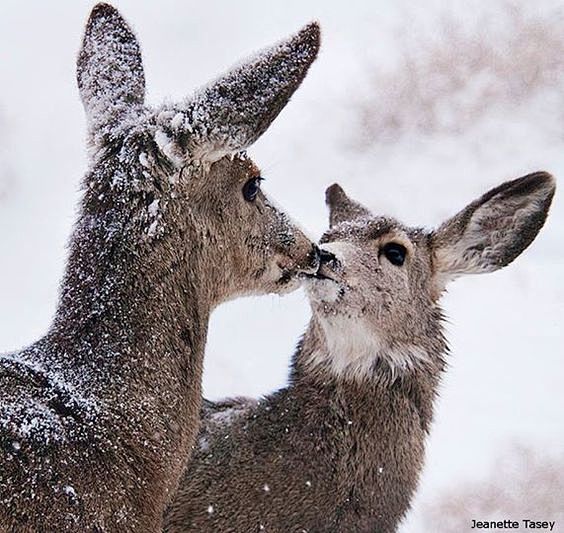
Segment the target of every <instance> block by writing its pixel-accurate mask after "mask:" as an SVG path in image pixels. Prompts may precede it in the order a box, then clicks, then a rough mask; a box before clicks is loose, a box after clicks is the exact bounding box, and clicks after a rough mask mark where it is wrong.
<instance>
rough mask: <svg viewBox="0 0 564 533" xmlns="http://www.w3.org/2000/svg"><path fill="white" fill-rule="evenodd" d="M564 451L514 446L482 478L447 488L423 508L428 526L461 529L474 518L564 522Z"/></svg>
mask: <svg viewBox="0 0 564 533" xmlns="http://www.w3.org/2000/svg"><path fill="white" fill-rule="evenodd" d="M562 502H564V457H558V458H556V457H545V456H544V455H543V454H542V453H541V451H534V450H532V449H529V448H515V449H513V450H511V451H510V452H509V453H507V454H505V455H504V456H503V457H502V458H500V460H499V462H498V463H497V466H496V468H495V469H494V470H493V471H492V473H491V474H490V476H489V477H488V478H487V479H484V480H483V481H481V482H476V483H473V484H468V485H466V486H463V487H457V488H454V489H452V490H449V491H448V493H445V494H443V495H442V496H441V497H439V499H438V500H437V501H435V502H433V503H432V504H431V505H428V506H427V507H426V508H425V509H424V511H423V524H424V531H434V532H437V533H459V532H460V531H467V530H469V529H470V527H471V525H472V520H483V521H486V520H487V521H489V520H505V519H510V520H516V521H521V520H523V519H529V520H556V523H563V522H564V506H563V505H562Z"/></svg>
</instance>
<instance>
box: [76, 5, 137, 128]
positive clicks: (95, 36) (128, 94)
mask: <svg viewBox="0 0 564 533" xmlns="http://www.w3.org/2000/svg"><path fill="white" fill-rule="evenodd" d="M77 80H78V88H79V91H80V97H81V99H82V103H83V104H84V109H85V111H86V116H87V119H88V127H89V131H90V135H91V136H93V137H95V138H96V137H104V138H105V137H107V136H110V137H111V134H112V130H113V129H114V128H115V127H116V126H118V125H119V124H120V123H121V122H122V121H123V120H124V119H125V118H126V117H127V115H129V114H131V113H132V112H135V111H138V110H139V109H140V107H141V106H142V105H143V101H144V98H145V74H144V72H143V63H142V59H141V51H140V49H139V43H138V42H137V39H136V38H135V35H134V34H133V32H132V30H131V28H130V27H129V26H128V24H127V22H126V21H125V20H124V19H123V17H122V16H121V15H120V14H119V12H118V11H117V10H116V9H115V8H114V7H112V6H110V5H108V4H97V5H96V6H95V7H94V9H93V10H92V13H91V14H90V18H89V19H88V22H87V24H86V29H85V32H84V38H83V41H82V48H81V50H80V53H79V55H78V61H77Z"/></svg>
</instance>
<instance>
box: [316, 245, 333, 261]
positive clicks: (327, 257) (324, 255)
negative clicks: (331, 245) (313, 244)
mask: <svg viewBox="0 0 564 533" xmlns="http://www.w3.org/2000/svg"><path fill="white" fill-rule="evenodd" d="M319 260H320V261H321V262H322V263H331V261H336V260H337V258H336V257H335V256H334V255H333V254H332V253H331V252H328V251H327V250H324V249H323V248H320V250H319Z"/></svg>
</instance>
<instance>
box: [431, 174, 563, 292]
mask: <svg viewBox="0 0 564 533" xmlns="http://www.w3.org/2000/svg"><path fill="white" fill-rule="evenodd" d="M555 188H556V183H555V181H554V178H553V177H552V176H551V175H550V174H548V173H546V172H536V173H534V174H529V175H527V176H524V177H522V178H519V179H516V180H513V181H508V182H506V183H503V184H502V185H500V186H499V187H496V188H495V189H492V190H491V191H489V192H487V193H486V194H484V195H483V196H482V197H481V198H479V199H478V200H475V201H474V202H472V203H471V204H470V205H468V206H467V207H466V208H465V209H463V210H462V211H461V212H460V213H458V214H457V215H455V216H454V217H452V218H451V219H450V220H448V221H447V222H445V223H444V224H442V226H440V227H439V229H438V230H437V231H436V232H434V233H433V235H432V246H433V251H434V260H435V268H436V272H437V276H438V278H439V279H440V280H441V284H442V285H444V283H445V282H446V281H448V280H450V279H453V278H455V277H457V276H460V275H463V274H481V273H486V272H493V271H495V270H498V269H500V268H502V267H504V266H506V265H508V264H509V263H511V262H512V261H513V260H514V259H515V258H516V257H517V256H519V255H520V254H521V252H523V250H525V248H527V247H528V246H529V244H531V243H532V242H533V240H534V239H535V237H536V236H537V234H538V232H539V231H540V229H541V228H542V226H543V224H544V222H545V220H546V217H547V215H548V210H549V207H550V204H551V201H552V197H553V196H554V191H555Z"/></svg>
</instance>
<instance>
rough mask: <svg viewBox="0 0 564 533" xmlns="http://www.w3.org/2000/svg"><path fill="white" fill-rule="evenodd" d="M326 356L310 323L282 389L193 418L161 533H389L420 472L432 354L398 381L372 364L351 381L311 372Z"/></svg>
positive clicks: (438, 365)
mask: <svg viewBox="0 0 564 533" xmlns="http://www.w3.org/2000/svg"><path fill="white" fill-rule="evenodd" d="M439 346H440V347H441V348H442V350H444V348H445V347H444V344H443V341H442V339H439V340H437V347H439ZM326 350H327V339H326V338H325V336H324V330H323V328H321V327H320V325H319V323H318V322H317V320H316V319H315V318H313V319H312V320H311V322H310V325H309V327H308V329H307V331H306V333H305V335H304V337H303V338H302V340H301V342H300V344H299V346H298V349H297V351H296V355H295V357H294V363H293V367H292V373H291V378H290V385H289V386H288V387H287V388H285V389H282V390H280V391H278V392H276V393H274V394H272V395H270V396H268V397H266V398H265V399H263V400H260V401H259V402H257V403H256V404H253V403H252V402H249V401H244V400H232V401H226V402H224V403H220V404H215V405H208V406H207V407H206V408H205V409H204V413H203V423H202V430H201V432H200V449H199V450H198V451H197V452H196V453H195V455H194V456H193V458H192V460H191V462H190V463H189V465H188V467H187V469H186V472H185V474H184V476H183V480H182V481H181V484H180V488H179V491H178V493H177V495H176V496H175V499H174V500H173V502H172V505H171V506H170V508H169V510H168V512H167V515H166V518H165V530H166V531H170V532H174V533H180V532H182V533H186V532H188V531H189V532H192V531H193V532H196V531H198V532H210V533H211V532H212V531H227V530H233V531H254V530H257V529H261V530H264V531H268V532H272V533H279V532H285V531H302V530H305V531H362V532H372V531H379V532H383V533H388V532H390V533H391V532H392V531H395V530H396V527H397V525H398V523H399V521H400V520H401V518H402V517H403V516H404V515H405V513H406V511H407V510H408V509H409V506H410V501H411V498H412V496H413V493H414V491H415V488H416V486H417V482H418V479H419V474H420V472H421V469H422V467H423V458H424V448H425V439H426V436H427V434H428V431H429V426H430V423H431V420H432V413H433V400H434V397H435V392H436V387H437V384H438V381H439V377H440V374H441V370H442V368H443V366H444V363H443V361H442V353H443V351H438V352H436V353H434V354H431V353H430V354H429V358H428V360H427V361H426V362H425V364H422V365H418V366H416V367H413V368H409V369H405V371H404V372H402V373H401V374H400V375H393V374H392V371H391V369H390V366H389V365H388V364H387V363H385V361H384V360H383V359H382V360H379V361H378V362H376V364H375V365H374V366H373V368H372V375H371V377H368V376H367V375H365V376H363V379H357V378H355V377H354V376H346V375H342V374H341V375H339V374H336V373H335V372H333V369H332V367H331V365H323V364H320V365H318V366H316V367H315V368H312V360H314V359H315V358H316V357H317V355H318V354H319V353H323V352H325V351H326ZM332 355H335V354H332ZM312 358H313V359H312ZM324 360H328V359H327V358H325V359H324ZM349 378H350V379H349ZM260 526H262V528H261V527H260Z"/></svg>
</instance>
